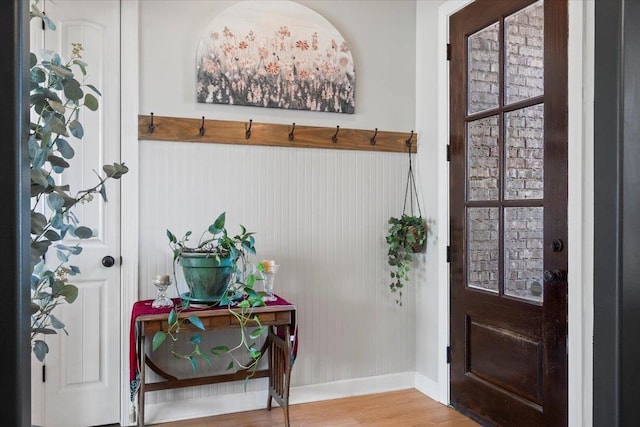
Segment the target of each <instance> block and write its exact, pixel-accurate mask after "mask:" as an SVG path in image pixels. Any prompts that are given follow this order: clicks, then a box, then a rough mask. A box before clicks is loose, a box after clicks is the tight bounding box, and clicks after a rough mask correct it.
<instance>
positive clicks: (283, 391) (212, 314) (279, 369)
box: [131, 297, 296, 427]
mask: <svg viewBox="0 0 640 427" xmlns="http://www.w3.org/2000/svg"><path fill="white" fill-rule="evenodd" d="M151 302H152V300H146V301H138V302H136V304H135V305H134V309H133V315H132V329H131V330H132V334H135V343H136V345H135V351H136V357H137V367H138V368H137V369H138V370H139V372H138V374H139V389H138V391H137V402H138V426H144V400H145V399H144V398H145V394H146V393H148V392H151V391H158V390H170V389H175V388H182V387H193V386H199V385H206V384H217V383H221V382H228V381H239V380H244V379H245V378H246V376H247V371H245V370H240V371H237V372H234V373H230V374H217V375H209V376H203V377H195V378H183V379H179V378H177V377H176V376H174V375H171V374H170V373H167V372H165V371H164V370H162V369H161V368H159V367H158V366H157V365H156V364H155V363H154V362H153V360H152V359H151V358H150V357H149V355H148V354H147V352H146V348H145V343H146V340H147V337H150V338H153V335H154V334H155V333H156V332H157V331H160V330H163V331H166V330H167V329H168V323H167V313H168V312H169V310H168V309H151ZM267 304H268V305H267V306H266V307H256V308H255V309H254V314H255V315H257V316H258V318H259V320H260V323H261V324H262V325H263V326H267V327H268V331H269V333H268V336H267V339H266V341H265V343H264V345H263V347H262V354H263V355H264V356H263V357H268V367H267V369H262V370H257V371H256V372H255V373H254V375H252V377H251V378H264V377H268V378H269V389H268V397H267V409H268V410H271V403H272V399H275V400H276V402H278V404H279V405H280V407H281V408H282V409H283V411H284V419H285V426H286V427H289V380H290V377H291V365H292V354H293V351H294V348H293V347H294V345H293V343H292V334H293V333H294V331H295V322H296V320H295V319H296V307H295V305H293V304H291V303H289V302H288V301H286V300H284V299H282V298H280V297H278V298H277V300H276V301H273V302H269V303H267ZM193 314H196V315H197V316H198V317H199V318H200V320H202V323H203V324H204V327H205V329H206V330H214V329H224V328H237V327H238V321H237V319H236V318H235V316H234V315H233V314H232V313H230V312H229V311H228V308H227V307H214V308H207V309H191V310H188V311H184V312H182V313H181V314H180V315H179V316H180V317H184V318H186V317H189V316H191V315H193ZM185 326H186V327H187V328H192V329H195V328H194V327H193V326H189V325H187V324H186V323H185V324H184V325H183V327H185ZM132 338H133V337H132ZM145 366H147V367H149V369H151V370H152V371H153V372H155V373H156V374H157V375H159V376H160V377H161V378H163V381H157V382H151V383H148V382H147V381H146V380H147V379H146V374H145V371H146V369H144V367H145Z"/></svg>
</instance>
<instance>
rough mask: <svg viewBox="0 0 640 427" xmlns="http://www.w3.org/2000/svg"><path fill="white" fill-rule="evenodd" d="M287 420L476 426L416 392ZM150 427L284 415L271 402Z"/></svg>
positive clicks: (269, 425) (230, 424) (296, 411)
mask: <svg viewBox="0 0 640 427" xmlns="http://www.w3.org/2000/svg"><path fill="white" fill-rule="evenodd" d="M289 419H290V421H291V427H300V426H304V427H320V426H323V427H324V426H331V427H351V426H375V427H378V426H380V427H382V426H387V427H392V426H402V427H410V426H415V427H420V426H438V427H472V426H477V425H478V424H476V423H475V422H474V421H472V420H470V419H469V418H467V417H465V416H464V415H462V414H460V413H458V412H456V411H455V410H453V409H451V408H449V407H447V406H444V405H442V404H440V403H438V402H436V401H434V400H432V399H430V398H428V397H427V396H425V395H424V394H422V393H420V392H419V391H417V390H416V389H408V390H400V391H394V392H389V393H380V394H371V395H367V396H357V397H349V398H345V399H335V400H325V401H321V402H313V403H305V404H300V405H291V406H290V407H289ZM154 426H157V427H205V426H216V427H274V426H284V414H283V412H282V409H280V407H279V406H278V405H277V404H276V403H275V402H274V408H273V409H272V410H271V412H269V411H267V410H266V409H262V410H256V411H249V412H239V413H235V414H226V415H219V416H215V417H207V418H199V419H193V420H185V421H178V422H171V423H162V424H154Z"/></svg>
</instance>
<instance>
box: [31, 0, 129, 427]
mask: <svg viewBox="0 0 640 427" xmlns="http://www.w3.org/2000/svg"><path fill="white" fill-rule="evenodd" d="M41 6H42V7H43V8H44V9H45V11H46V14H47V15H48V16H49V17H50V18H51V19H52V20H53V21H54V22H55V24H56V27H57V29H56V31H51V30H49V29H47V30H44V37H43V40H44V46H45V48H46V49H50V50H54V51H56V52H59V53H61V54H62V55H63V58H64V59H68V58H69V56H70V52H71V43H82V45H83V48H84V50H83V52H82V56H83V60H84V61H85V62H86V63H87V64H88V67H87V83H90V84H93V85H94V86H95V87H97V88H98V90H100V92H101V93H102V96H101V97H100V98H99V101H100V108H99V109H98V111H97V112H91V111H88V110H87V111H83V112H82V113H81V117H80V122H81V123H82V124H83V127H84V130H85V136H84V138H83V139H82V141H78V140H76V141H71V143H72V145H73V147H74V149H75V151H76V155H75V158H74V159H73V160H72V166H71V167H70V168H69V169H68V170H67V171H66V172H65V174H64V177H63V180H64V183H68V184H69V185H70V187H71V189H72V190H80V189H85V188H88V187H90V186H93V185H95V183H96V182H97V181H96V176H95V174H94V172H93V171H94V170H95V171H97V172H100V173H101V172H102V165H103V164H107V163H113V162H119V161H120V2H119V1H118V0H104V1H100V0H56V1H55V3H54V2H52V1H45V3H44V4H42V3H41ZM40 28H41V27H40ZM40 31H43V30H40ZM32 34H33V26H32ZM32 38H33V39H34V42H35V43H36V44H37V43H38V42H39V40H40V38H39V37H32ZM32 47H33V45H32ZM32 50H33V49H32ZM85 110H86V109H85ZM119 186H120V181H117V180H112V181H109V182H108V183H107V196H108V199H109V201H108V203H103V202H102V201H101V200H97V199H96V200H94V201H92V202H91V203H88V204H85V205H83V206H79V207H78V209H77V210H76V211H75V213H76V215H77V216H78V218H79V220H80V223H81V224H82V225H86V226H88V227H90V228H92V229H94V230H95V231H94V234H95V237H93V238H92V239H89V240H82V241H81V242H80V244H81V246H82V247H83V252H82V253H81V254H80V255H79V256H76V257H74V258H73V259H72V264H73V265H77V266H78V267H79V268H80V272H81V274H80V275H79V276H75V277H72V278H71V282H72V283H73V284H75V285H76V286H78V288H79V295H78V298H77V300H76V301H75V302H74V303H73V304H70V305H62V306H59V307H58V308H57V310H58V311H57V312H56V316H57V317H59V318H60V319H61V320H62V321H63V322H64V323H65V324H66V329H67V331H68V332H69V335H68V336H65V335H64V334H62V335H53V336H48V337H47V343H48V344H49V347H50V352H49V354H48V356H47V359H46V360H45V365H46V382H45V383H44V391H43V392H42V391H41V389H40V390H39V389H38V387H36V388H35V389H34V390H33V393H32V394H33V398H32V399H33V400H34V401H36V402H37V401H38V400H39V399H40V396H41V395H42V393H44V411H42V409H41V408H38V407H34V410H33V412H34V414H33V418H34V422H35V421H37V420H41V421H42V424H43V425H44V426H46V427H56V426H64V427H73V426H94V425H103V424H110V423H117V422H119V417H120V409H119V408H120V392H121V390H120V322H121V320H120V319H121V314H120V280H121V279H120V188H119ZM98 199H99V197H98ZM69 243H73V242H72V241H71V242H69ZM109 256H110V257H113V259H114V260H115V263H114V265H113V266H111V267H105V266H104V265H103V263H102V260H103V258H105V257H109ZM32 371H33V372H35V373H36V374H39V375H37V376H38V377H41V374H40V370H39V369H35V370H33V369H32Z"/></svg>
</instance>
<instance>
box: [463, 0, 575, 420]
mask: <svg viewBox="0 0 640 427" xmlns="http://www.w3.org/2000/svg"><path fill="white" fill-rule="evenodd" d="M567 32H568V17H567V0H537V1H536V0H476V1H475V2H473V3H471V4H470V5H469V6H467V7H465V8H464V9H462V10H460V11H459V12H457V13H456V14H454V15H452V16H451V18H450V43H451V62H450V94H451V100H450V101H451V102H450V108H451V110H450V126H451V129H450V131H451V132H450V134H451V140H450V144H451V147H450V148H451V164H450V174H451V176H450V183H451V184H450V185H451V188H450V190H451V193H450V210H451V218H450V221H451V239H450V240H451V311H450V316H451V322H450V324H451V331H450V332H451V380H450V381H451V404H452V405H453V406H454V407H455V408H456V409H458V410H459V411H461V412H463V413H466V414H468V415H470V416H472V417H473V418H475V419H477V420H479V421H481V422H483V423H486V424H488V425H496V426H562V425H566V424H567V349H566V343H567V341H566V339H567V281H566V275H567V250H568V247H569V242H568V241H567V79H568V76H567Z"/></svg>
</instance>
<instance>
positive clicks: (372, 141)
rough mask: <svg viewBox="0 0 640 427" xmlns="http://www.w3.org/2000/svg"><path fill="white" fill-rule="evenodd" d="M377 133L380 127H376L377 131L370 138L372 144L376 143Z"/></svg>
mask: <svg viewBox="0 0 640 427" xmlns="http://www.w3.org/2000/svg"><path fill="white" fill-rule="evenodd" d="M377 135H378V128H376V131H375V132H374V134H373V136H372V137H371V139H370V140H369V141H371V145H376V136H377Z"/></svg>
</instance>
